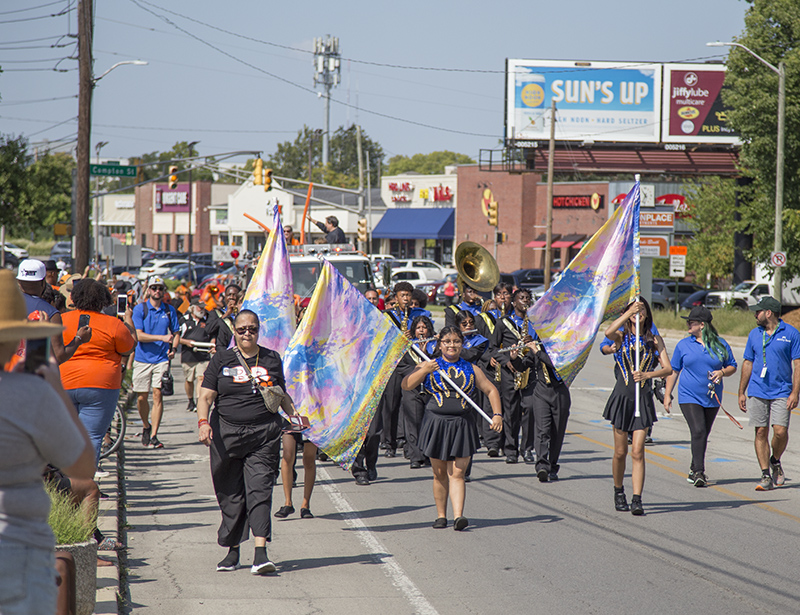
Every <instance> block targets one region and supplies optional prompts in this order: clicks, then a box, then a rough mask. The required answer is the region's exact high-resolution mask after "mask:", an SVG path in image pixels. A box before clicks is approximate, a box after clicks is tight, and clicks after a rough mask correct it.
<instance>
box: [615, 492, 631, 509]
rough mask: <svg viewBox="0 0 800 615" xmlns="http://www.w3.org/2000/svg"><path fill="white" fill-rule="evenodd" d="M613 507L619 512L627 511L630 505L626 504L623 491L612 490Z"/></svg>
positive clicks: (626, 499)
mask: <svg viewBox="0 0 800 615" xmlns="http://www.w3.org/2000/svg"><path fill="white" fill-rule="evenodd" d="M614 508H616V509H617V510H618V511H620V512H628V511H629V510H630V509H631V507H630V506H628V498H626V497H625V492H624V491H622V492H621V493H616V492H614Z"/></svg>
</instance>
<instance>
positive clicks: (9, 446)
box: [0, 265, 95, 613]
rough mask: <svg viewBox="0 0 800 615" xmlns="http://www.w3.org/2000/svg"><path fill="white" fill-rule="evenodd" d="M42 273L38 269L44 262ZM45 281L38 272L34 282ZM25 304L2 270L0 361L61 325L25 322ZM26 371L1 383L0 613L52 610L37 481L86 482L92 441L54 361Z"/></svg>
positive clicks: (46, 532)
mask: <svg viewBox="0 0 800 615" xmlns="http://www.w3.org/2000/svg"><path fill="white" fill-rule="evenodd" d="M42 270H44V265H42ZM40 281H41V282H43V281H44V275H42V278H41V280H40ZM27 314H28V310H27V308H26V305H25V300H24V299H23V297H22V293H20V291H19V289H18V288H17V287H16V284H15V283H14V274H13V273H11V271H8V270H3V271H0V362H2V364H5V363H6V362H8V361H9V360H10V359H11V357H12V355H13V354H14V353H15V351H16V349H17V347H18V346H19V344H20V342H21V340H31V339H42V338H46V337H48V336H53V337H56V336H60V335H61V331H62V327H61V325H60V324H59V325H56V324H53V323H48V322H30V321H27V320H26V316H27ZM36 373H37V374H38V376H42V377H43V378H39V377H37V376H34V375H32V374H23V373H6V374H3V377H2V378H0V398H2V400H3V404H2V410H1V411H0V450H2V451H3V454H2V455H0V519H2V521H1V522H0V562H6V563H7V564H9V565H6V566H4V567H3V574H2V575H0V596H2V600H3V604H2V612H3V613H55V610H56V594H57V588H56V582H55V581H56V572H55V556H54V547H55V539H54V537H53V532H52V531H51V530H50V527H49V526H48V524H47V517H48V513H49V510H50V501H49V499H48V497H47V494H46V493H45V491H44V486H43V484H42V472H44V469H45V466H46V465H47V464H48V463H52V464H53V465H57V466H59V467H61V468H63V469H64V471H65V473H66V474H68V475H69V476H71V477H75V478H79V479H87V480H88V479H91V478H92V477H93V476H94V471H95V464H94V453H93V451H92V444H91V441H90V440H89V436H88V435H87V434H86V430H85V429H84V428H83V425H82V424H81V422H80V420H79V419H78V415H77V413H76V412H75V409H74V408H73V407H72V403H71V402H70V400H69V397H67V395H66V393H65V392H64V389H63V388H62V387H61V380H60V377H59V374H58V366H57V364H56V363H55V362H54V361H52V360H51V361H50V362H49V364H47V365H43V366H41V367H40V368H39V369H38V370H37V371H36Z"/></svg>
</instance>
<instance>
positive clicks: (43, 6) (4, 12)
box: [0, 0, 64, 15]
mask: <svg viewBox="0 0 800 615" xmlns="http://www.w3.org/2000/svg"><path fill="white" fill-rule="evenodd" d="M63 3H64V0H56V1H55V2H48V3H47V4H40V5H39V6H29V7H28V8H26V9H17V10H16V11H2V12H0V15H11V14H12V13H24V12H25V11H35V10H36V9H43V8H45V7H47V6H53V5H54V4H63Z"/></svg>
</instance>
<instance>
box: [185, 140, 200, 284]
mask: <svg viewBox="0 0 800 615" xmlns="http://www.w3.org/2000/svg"><path fill="white" fill-rule="evenodd" d="M198 143H200V141H192V142H191V143H189V158H192V157H193V156H194V146H195V145H197V144H198ZM193 164H194V162H192V161H191V160H190V161H189V233H188V236H187V242H186V243H187V245H188V248H189V250H188V252H189V257H188V259H187V260H188V261H189V267H188V269H189V286H192V284H194V276H192V208H193V207H194V191H193V190H192V165H193ZM197 217H198V218H199V217H200V214H199V213H198V215H197ZM198 281H199V280H198Z"/></svg>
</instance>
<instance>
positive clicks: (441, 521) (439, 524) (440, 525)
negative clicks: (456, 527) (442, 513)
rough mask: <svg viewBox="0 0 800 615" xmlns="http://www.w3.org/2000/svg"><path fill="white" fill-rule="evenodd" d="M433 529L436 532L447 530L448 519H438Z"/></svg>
mask: <svg viewBox="0 0 800 615" xmlns="http://www.w3.org/2000/svg"><path fill="white" fill-rule="evenodd" d="M431 527H432V528H433V529H435V530H441V529H444V528H446V527H447V518H445V517H439V518H437V519H436V521H434V522H433V525H432V526H431Z"/></svg>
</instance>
